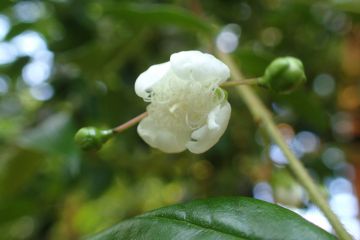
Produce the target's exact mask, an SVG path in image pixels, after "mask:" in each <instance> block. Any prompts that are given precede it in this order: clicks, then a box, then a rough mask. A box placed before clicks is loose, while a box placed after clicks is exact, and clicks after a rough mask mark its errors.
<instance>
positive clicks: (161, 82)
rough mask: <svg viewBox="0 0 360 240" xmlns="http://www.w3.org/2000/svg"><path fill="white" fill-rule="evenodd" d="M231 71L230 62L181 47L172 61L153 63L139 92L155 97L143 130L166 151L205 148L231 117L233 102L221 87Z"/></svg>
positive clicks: (146, 97)
mask: <svg viewBox="0 0 360 240" xmlns="http://www.w3.org/2000/svg"><path fill="white" fill-rule="evenodd" d="M229 76H230V71H229V68H228V67H227V66H226V65H225V64H224V63H222V62H221V61H220V60H218V59H216V58H215V57H214V56H212V55H210V54H206V53H201V52H199V51H185V52H179V53H175V54H173V55H171V57H170V61H169V62H166V63H163V64H158V65H154V66H152V67H150V68H149V69H148V70H146V71H145V72H144V73H142V74H141V75H140V76H139V77H138V78H137V80H136V82H135V92H136V94H137V95H138V96H140V97H142V98H143V99H144V101H147V102H150V104H149V105H148V106H147V112H148V116H147V117H146V118H144V119H143V120H142V121H141V122H140V124H139V125H138V128H137V130H138V133H139V135H140V136H141V137H142V138H143V140H144V141H145V142H146V143H148V144H149V145H150V146H152V147H154V148H158V149H159V150H161V151H163V152H166V153H177V152H181V151H184V150H185V149H186V148H188V149H189V150H190V151H191V152H193V153H202V152H205V151H206V150H208V149H209V148H210V147H212V146H213V145H214V144H215V143H216V142H217V141H218V140H219V138H220V137H221V135H222V134H223V133H224V131H225V129H226V127H227V124H228V121H229V118H230V112H231V107H230V104H229V103H228V102H227V100H226V94H225V93H224V91H222V90H221V88H220V87H219V84H220V83H221V82H224V81H226V80H227V79H228V78H229ZM219 90H220V91H219Z"/></svg>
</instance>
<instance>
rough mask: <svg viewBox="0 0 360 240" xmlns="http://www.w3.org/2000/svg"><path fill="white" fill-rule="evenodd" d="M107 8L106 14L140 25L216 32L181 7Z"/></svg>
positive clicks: (153, 5)
mask: <svg viewBox="0 0 360 240" xmlns="http://www.w3.org/2000/svg"><path fill="white" fill-rule="evenodd" d="M106 6H107V7H106V10H105V12H106V13H108V14H112V15H113V16H116V17H117V18H121V19H124V20H128V21H131V22H135V23H138V24H146V25H148V24H161V25H168V26H173V25H175V26H178V27H184V28H188V29H192V30H199V31H201V32H204V33H211V32H212V31H213V30H214V28H213V27H212V26H211V25H210V24H209V23H208V22H207V21H205V20H203V19H201V18H199V17H197V16H195V15H193V14H191V13H189V12H188V11H186V10H185V9H182V8H179V7H174V6H170V5H163V4H162V5H159V4H146V5H145V4H142V5H138V4H121V5H120V4H119V5H106Z"/></svg>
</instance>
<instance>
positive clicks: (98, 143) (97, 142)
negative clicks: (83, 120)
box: [75, 127, 114, 151]
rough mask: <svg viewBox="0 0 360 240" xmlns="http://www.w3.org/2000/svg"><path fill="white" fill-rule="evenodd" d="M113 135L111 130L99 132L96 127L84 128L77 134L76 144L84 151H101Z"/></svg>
mask: <svg viewBox="0 0 360 240" xmlns="http://www.w3.org/2000/svg"><path fill="white" fill-rule="evenodd" d="M113 134H114V133H113V131H112V130H111V129H109V130H99V129H97V128H95V127H84V128H81V129H80V130H79V131H78V132H77V133H76V134H75V142H76V143H77V144H78V145H79V146H80V147H81V149H83V150H86V151H89V150H99V149H100V148H101V147H102V145H103V144H104V143H105V142H106V141H107V140H109V139H110V138H111V137H112V136H113Z"/></svg>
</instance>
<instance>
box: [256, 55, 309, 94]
mask: <svg viewBox="0 0 360 240" xmlns="http://www.w3.org/2000/svg"><path fill="white" fill-rule="evenodd" d="M305 82H306V76H305V72H304V66H303V64H302V62H301V61H300V60H299V59H297V58H294V57H282V58H276V59H275V60H274V61H272V62H271V63H270V65H269V66H268V67H267V68H266V70H265V74H264V76H263V77H262V78H260V79H259V84H260V85H261V86H263V87H265V88H269V89H272V90H274V91H277V92H281V93H289V92H291V91H293V90H294V89H296V88H297V87H299V86H300V85H301V84H303V83H305Z"/></svg>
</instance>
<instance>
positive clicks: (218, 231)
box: [138, 215, 261, 240]
mask: <svg viewBox="0 0 360 240" xmlns="http://www.w3.org/2000/svg"><path fill="white" fill-rule="evenodd" d="M138 218H145V219H160V220H171V221H176V222H180V223H181V224H188V225H193V226H195V227H197V228H202V229H207V230H210V231H213V232H217V233H222V234H224V235H228V236H231V237H236V238H238V239H239V240H261V239H259V238H247V236H235V235H233V234H231V233H229V232H225V231H223V230H221V229H217V228H212V227H210V226H207V225H202V224H199V223H196V222H192V221H188V220H184V219H179V218H175V217H172V216H156V215H155V216H142V217H138Z"/></svg>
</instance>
